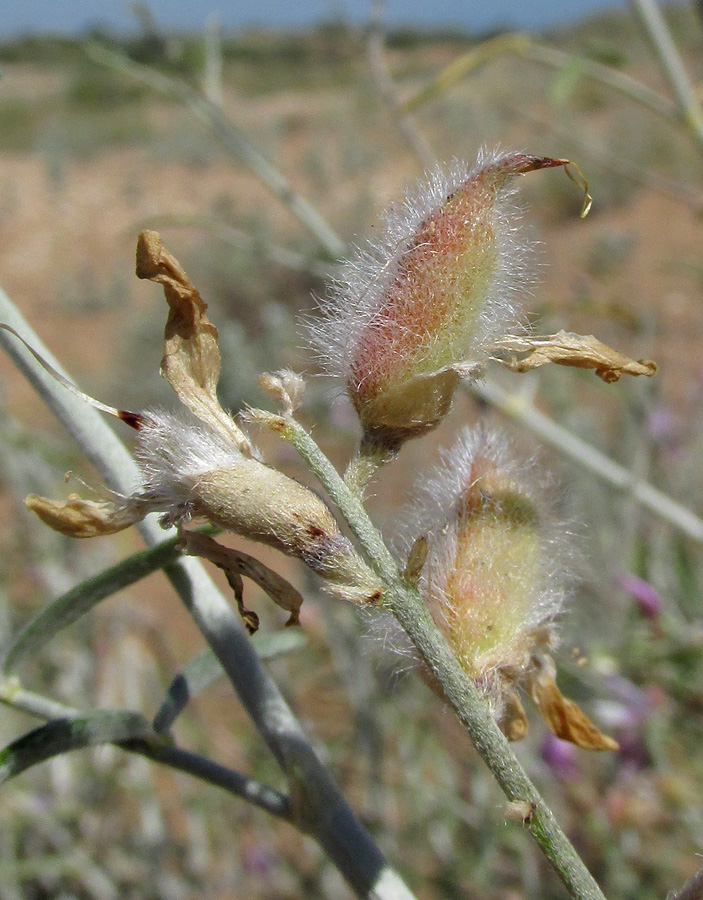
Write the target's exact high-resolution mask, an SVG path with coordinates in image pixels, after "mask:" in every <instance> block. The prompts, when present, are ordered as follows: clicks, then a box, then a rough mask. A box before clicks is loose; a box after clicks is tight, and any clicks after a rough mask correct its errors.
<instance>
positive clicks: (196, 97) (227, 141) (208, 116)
mask: <svg viewBox="0 0 703 900" xmlns="http://www.w3.org/2000/svg"><path fill="white" fill-rule="evenodd" d="M86 52H87V54H88V56H89V57H90V58H91V59H92V60H93V61H94V62H97V63H99V64H100V65H103V66H106V67H107V68H110V69H113V70H115V71H117V72H121V73H122V74H123V75H127V76H129V77H130V78H133V79H135V80H136V81H139V82H141V83H142V84H146V85H148V86H149V87H150V88H152V89H153V90H155V91H158V92H159V93H161V94H165V95H166V96H168V97H173V98H174V99H176V100H179V101H180V102H181V103H182V104H183V105H184V106H185V107H186V108H187V109H188V110H190V112H192V113H193V114H194V115H195V116H196V117H197V118H198V119H200V120H201V121H202V122H204V123H205V124H206V125H207V126H208V127H209V128H211V129H212V131H213V132H214V133H215V134H216V135H217V136H218V137H219V138H220V140H221V141H222V143H223V144H224V145H225V147H226V148H227V149H228V150H229V152H230V153H232V154H233V155H235V156H236V157H237V158H238V159H241V160H242V161H243V162H245V163H246V164H247V165H248V166H249V168H250V169H251V170H252V171H253V172H254V174H255V175H257V176H258V178H259V179H260V180H261V181H262V182H263V183H264V184H265V185H266V186H267V187H268V188H269V189H270V190H271V191H272V192H273V193H274V194H275V195H276V197H277V198H278V199H279V200H280V201H281V203H283V205H284V206H286V207H287V208H288V209H289V210H290V211H291V212H292V213H293V215H294V216H296V217H297V218H298V219H299V220H300V221H301V222H302V223H303V225H305V227H306V228H307V229H308V231H310V233H311V234H313V235H314V236H315V237H316V238H317V240H318V241H319V242H320V245H321V246H322V247H323V248H324V250H325V252H326V253H327V254H328V255H329V256H330V257H331V258H332V259H338V258H339V257H341V256H342V255H343V253H344V249H345V244H344V242H343V241H342V239H341V238H340V237H339V235H338V234H337V233H336V232H335V231H334V230H333V229H332V227H331V226H330V225H329V223H328V222H327V221H326V220H325V219H324V218H323V217H322V216H321V215H320V214H319V213H318V211H317V210H316V209H315V207H314V206H312V205H311V204H310V203H309V202H308V201H307V200H306V199H305V198H304V197H302V196H301V195H300V194H298V193H297V192H296V191H295V190H294V189H293V187H292V186H291V184H290V183H289V182H288V181H287V179H286V178H285V177H284V176H283V175H282V174H281V173H280V172H279V171H278V169H277V168H276V167H275V166H274V165H272V164H271V163H270V162H269V160H268V159H266V157H265V156H264V154H263V152H262V151H261V150H259V148H258V147H257V146H256V145H255V144H254V143H253V142H252V141H251V140H249V138H248V137H247V136H246V135H245V134H244V133H243V132H242V131H241V130H240V129H239V128H237V126H236V125H234V124H233V123H232V122H231V121H230V120H229V119H228V118H227V116H226V115H225V114H224V113H223V111H222V110H221V109H220V107H219V106H218V105H217V104H215V103H213V102H212V100H209V99H208V98H207V97H205V96H204V95H202V94H199V93H197V92H196V91H194V90H193V88H191V87H190V85H188V84H186V83H185V82H184V81H180V80H178V79H176V78H170V77H169V76H167V75H163V74H162V73H161V72H157V71H155V70H154V69H152V68H150V67H149V66H144V65H141V64H140V63H135V62H133V61H132V60H131V59H129V57H127V56H125V55H124V54H123V53H116V52H115V51H113V50H108V49H106V48H105V47H102V46H100V45H99V44H96V43H91V44H88V45H87V47H86Z"/></svg>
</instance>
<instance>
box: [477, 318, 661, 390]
mask: <svg viewBox="0 0 703 900" xmlns="http://www.w3.org/2000/svg"><path fill="white" fill-rule="evenodd" d="M494 349H495V350H507V351H512V352H514V353H527V354H528V355H527V356H525V357H523V358H522V359H518V358H517V356H511V357H509V358H508V359H499V360H498V362H500V363H502V365H504V366H505V367H506V368H508V369H510V370H511V371H512V372H529V371H530V370H532V369H537V368H539V367H540V366H544V365H546V364H547V363H556V364H557V365H560V366H572V367H574V368H577V369H595V373H596V375H597V376H598V377H599V378H602V379H603V381H605V382H608V383H611V382H614V381H618V379H619V378H620V377H621V376H622V375H646V376H647V377H651V376H652V375H654V374H656V371H657V364H656V363H655V362H652V361H651V360H647V359H640V360H634V359H630V357H629V356H625V354H624V353H620V352H619V351H618V350H614V349H613V348H612V347H609V346H608V345H607V344H604V343H603V342H602V341H599V340H598V339H597V338H596V337H594V336H593V335H592V334H586V335H584V334H574V333H573V332H569V331H560V332H558V333H557V334H552V335H543V336H542V335H540V336H537V337H528V336H522V335H516V336H510V337H506V338H502V339H501V340H500V341H497V342H496V343H495V344H494Z"/></svg>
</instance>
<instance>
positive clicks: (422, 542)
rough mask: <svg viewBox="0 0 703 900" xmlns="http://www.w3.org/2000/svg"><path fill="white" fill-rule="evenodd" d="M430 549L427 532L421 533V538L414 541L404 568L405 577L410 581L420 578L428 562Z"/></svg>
mask: <svg viewBox="0 0 703 900" xmlns="http://www.w3.org/2000/svg"><path fill="white" fill-rule="evenodd" d="M429 549H430V547H429V541H428V539H427V535H426V534H422V535H420V537H419V538H416V539H415V540H414V541H413V545H412V547H411V548H410V552H409V553H408V559H407V562H406V563H405V568H404V569H403V578H405V579H406V580H407V581H410V582H416V581H417V580H418V579H419V578H420V574H421V572H422V567H423V566H424V565H425V563H426V562H427V554H428V552H429Z"/></svg>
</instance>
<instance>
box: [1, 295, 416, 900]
mask: <svg viewBox="0 0 703 900" xmlns="http://www.w3.org/2000/svg"><path fill="white" fill-rule="evenodd" d="M0 321H2V322H5V323H6V324H8V325H11V326H12V327H13V328H14V329H15V330H16V331H17V332H18V333H19V334H21V335H22V337H23V338H24V339H25V340H26V341H27V342H28V343H29V344H30V345H31V346H32V347H34V349H35V350H37V351H38V352H39V353H40V354H41V355H42V356H43V357H44V359H45V360H46V361H47V362H48V363H49V365H51V366H53V367H54V368H55V369H56V370H57V371H59V372H61V374H62V375H64V376H65V377H67V378H68V377H69V376H68V373H66V372H65V370H63V369H62V367H61V365H60V363H59V362H58V360H56V359H55V357H54V356H53V354H52V353H51V352H50V351H49V350H48V348H47V347H45V346H44V345H43V343H42V342H41V341H40V340H39V338H38V336H37V335H36V334H35V333H34V332H33V331H32V329H31V328H30V327H29V325H28V323H27V322H26V320H25V319H24V318H23V316H22V315H21V314H20V312H19V310H18V309H17V307H16V306H15V305H14V304H13V303H12V301H11V300H10V299H9V297H7V295H5V294H4V293H3V292H2V291H1V290H0ZM0 347H4V348H5V349H6V351H7V352H8V354H9V355H10V356H11V357H12V359H13V360H14V361H15V363H16V365H17V366H18V368H19V369H20V371H21V372H22V373H23V374H24V375H25V377H26V378H27V380H28V381H29V383H30V384H31V385H32V386H33V387H34V388H35V389H36V390H37V392H38V393H39V394H40V396H41V397H42V398H43V399H44V400H45V402H46V403H47V405H48V406H49V408H50V409H51V410H52V411H53V412H54V414H55V415H56V416H57V417H58V418H59V419H60V421H61V422H62V423H63V424H64V425H65V426H66V428H67V429H68V430H69V432H70V433H71V434H72V436H73V437H74V439H75V440H76V441H77V442H78V444H79V446H80V447H81V449H82V450H83V452H84V453H86V455H87V456H88V458H89V459H90V460H91V462H92V463H93V464H94V465H95V467H96V469H97V470H98V471H99V472H100V473H101V474H102V476H103V477H104V478H105V479H106V481H107V483H108V484H109V485H110V486H111V487H112V488H113V489H115V490H117V491H119V492H120V493H129V492H130V491H131V490H132V488H133V487H134V484H135V482H136V481H137V479H138V477H139V470H138V468H137V465H136V463H135V462H134V460H133V459H132V457H131V456H130V454H129V453H128V451H127V449H126V448H125V447H124V445H123V444H122V442H121V441H120V440H119V438H118V437H117V436H116V435H115V433H114V432H113V431H112V429H111V428H110V427H109V426H108V425H107V424H106V423H105V422H104V421H103V419H102V417H101V416H100V414H99V413H98V412H97V411H96V410H94V409H92V408H91V407H88V406H86V404H84V403H83V402H82V401H81V400H79V399H78V398H76V397H74V396H73V395H72V394H70V393H69V392H68V391H66V389H65V388H63V387H62V386H61V385H59V384H57V383H56V382H55V381H54V380H53V379H52V378H51V377H50V376H49V375H48V374H47V373H46V372H45V371H44V370H43V369H42V368H41V366H40V365H39V364H38V363H37V362H36V360H35V359H34V358H33V357H32V356H31V354H30V353H29V351H28V350H26V349H25V348H24V347H23V346H22V345H21V344H20V343H19V342H18V341H17V340H16V339H14V338H13V337H12V336H11V335H9V334H8V333H7V332H5V331H2V330H0ZM137 527H138V528H139V530H140V531H141V533H142V536H143V537H144V540H145V541H146V543H147V544H149V545H152V546H153V545H154V544H156V543H159V542H161V541H162V540H163V539H164V538H165V537H168V536H169V535H171V536H174V535H175V531H174V530H171V531H170V532H169V531H167V532H164V530H163V529H162V528H160V527H159V526H158V525H157V523H156V522H155V521H154V520H153V518H152V517H147V519H145V520H144V521H143V522H141V523H140V524H139V525H138V526H137ZM164 572H165V574H166V575H167V577H168V578H169V580H170V581H171V584H172V585H173V587H174V588H175V590H176V592H177V593H178V595H179V596H180V598H181V600H182V601H183V602H184V604H185V605H186V607H187V609H188V610H189V612H190V613H191V615H192V616H193V618H194V620H195V622H196V624H197V625H198V627H199V628H200V630H201V632H202V634H203V635H204V637H205V638H206V640H207V641H208V643H209V644H210V646H211V647H212V649H213V650H214V651H215V653H216V654H217V656H218V659H219V660H220V662H221V664H222V667H223V669H224V670H225V672H226V673H227V676H228V677H229V679H230V681H231V683H232V685H233V687H234V689H235V691H236V692H237V694H238V696H239V699H240V701H241V703H242V705H243V706H244V708H245V709H246V711H247V713H248V715H249V717H250V718H251V720H252V721H253V723H254V725H255V726H256V728H257V729H258V730H259V732H260V733H261V735H262V736H263V738H264V740H265V741H266V743H267V744H268V746H269V747H270V748H271V750H272V752H273V753H274V755H275V757H276V759H277V760H278V762H279V763H280V765H281V767H282V769H283V771H284V773H285V775H286V778H287V780H288V783H289V787H290V790H291V800H292V802H293V803H294V806H295V809H296V815H295V823H294V824H295V825H296V826H297V827H298V828H300V829H301V830H305V831H307V832H308V833H309V834H311V835H312V836H313V837H314V838H315V839H316V840H317V842H318V843H319V844H320V846H321V847H322V849H323V850H325V852H326V853H327V854H328V856H329V857H330V859H331V860H332V862H333V863H334V865H335V866H336V867H337V868H338V869H339V871H340V873H341V874H342V876H343V877H344V878H345V879H346V880H347V882H348V883H349V884H350V885H351V886H352V888H353V890H354V891H355V892H356V893H357V895H358V896H359V897H363V898H368V900H414V897H413V895H412V893H411V892H410V891H409V890H408V888H407V887H406V886H405V885H404V883H403V882H402V880H401V879H400V877H399V876H398V875H397V874H396V873H395V872H394V870H393V869H392V868H391V867H390V866H389V865H388V863H387V862H386V860H385V858H384V856H383V854H382V853H381V851H380V849H379V848H378V847H377V846H376V844H375V843H374V841H373V840H372V838H371V836H370V835H369V834H368V832H367V831H366V830H365V829H364V827H363V826H362V825H361V823H360V822H359V821H358V819H356V817H355V816H354V813H353V812H352V810H351V809H350V807H349V806H348V804H347V802H346V800H345V799H344V797H343V796H342V794H341V793H340V791H339V790H338V788H337V787H336V785H335V784H334V782H333V781H332V779H331V778H330V776H329V774H328V773H327V771H326V770H325V768H324V767H323V765H322V763H321V762H320V760H319V759H318V757H317V755H316V753H315V751H314V750H313V748H312V746H311V744H310V743H309V741H308V740H307V738H306V737H305V734H304V732H303V730H302V727H301V726H300V724H299V722H298V721H297V719H296V718H295V716H294V714H293V712H292V710H291V709H290V707H289V706H288V704H287V703H286V701H285V699H284V697H283V695H282V694H281V692H280V691H279V689H278V687H277V685H276V684H275V682H274V681H273V680H272V679H271V678H270V677H269V675H268V673H267V672H266V670H265V669H264V667H263V666H262V665H261V663H260V662H259V660H258V658H257V655H256V650H255V649H254V647H253V645H252V643H251V641H250V640H249V638H248V637H247V635H246V634H245V633H244V629H243V627H242V625H241V623H240V622H239V621H238V618H237V616H236V615H235V614H234V612H233V611H232V609H231V607H230V606H229V603H228V601H227V600H226V599H225V598H224V596H223V595H222V594H221V593H220V592H219V591H218V590H217V588H216V587H215V585H214V584H213V583H212V581H211V580H210V577H209V575H208V574H207V572H206V571H205V569H204V568H203V567H202V565H201V564H200V563H199V562H198V561H197V560H195V559H192V558H182V559H181V560H180V561H179V562H178V563H175V564H173V565H170V566H168V567H167V568H166V569H164Z"/></svg>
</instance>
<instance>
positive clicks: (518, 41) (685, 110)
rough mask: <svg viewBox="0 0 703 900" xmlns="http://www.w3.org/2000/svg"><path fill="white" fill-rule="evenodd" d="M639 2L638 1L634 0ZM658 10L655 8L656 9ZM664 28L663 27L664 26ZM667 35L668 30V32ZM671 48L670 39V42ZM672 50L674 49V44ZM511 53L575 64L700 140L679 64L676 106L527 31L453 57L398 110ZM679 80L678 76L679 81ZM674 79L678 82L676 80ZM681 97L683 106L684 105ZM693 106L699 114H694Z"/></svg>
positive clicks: (552, 64) (693, 102) (553, 64)
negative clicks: (682, 89)
mask: <svg viewBox="0 0 703 900" xmlns="http://www.w3.org/2000/svg"><path fill="white" fill-rule="evenodd" d="M635 2H638V3H639V2H640V0H635ZM641 2H643V3H649V2H651V0H641ZM657 13H658V10H657ZM662 21H663V20H662ZM664 28H666V26H665V25H664ZM667 34H668V32H667ZM671 46H672V47H673V42H672V44H671ZM674 52H675V53H676V55H677V58H678V54H677V51H676V49H675V47H674ZM508 53H512V54H514V55H515V56H519V57H521V58H522V59H528V60H531V61H532V62H536V63H539V64H541V65H544V66H548V67H549V68H552V69H558V70H562V69H565V68H566V67H567V66H577V67H578V71H579V74H581V75H584V76H586V77H587V78H591V79H592V80H594V81H597V82H599V83H600V84H603V85H605V86H606V87H608V88H610V89H611V90H614V91H617V92H618V93H620V94H622V95H623V96H625V97H627V98H628V99H630V100H634V101H635V102H637V103H639V104H641V105H642V106H645V107H646V108H647V109H649V110H651V111H652V112H654V113H656V114H657V115H660V116H663V117H664V118H666V119H668V120H670V121H671V120H674V121H677V122H682V123H683V124H685V125H687V126H689V129H690V128H693V132H694V136H695V137H696V138H697V140H698V141H699V142H701V141H703V131H701V132H700V134H699V126H698V125H697V124H696V123H697V122H698V118H697V116H698V113H700V104H699V102H698V100H697V98H696V96H695V92H694V91H693V88H691V86H690V84H689V83H688V80H687V77H686V75H685V72H684V71H683V67H682V66H681V64H680V59H679V68H680V74H682V75H683V79H684V80H685V83H686V84H687V85H688V89H689V92H690V93H689V92H682V93H681V95H679V93H678V91H677V99H678V101H679V103H678V105H677V104H676V103H672V102H671V101H670V100H669V99H667V98H666V97H663V96H662V95H661V94H659V93H658V92H657V91H655V90H653V89H652V88H650V87H649V86H648V85H646V84H643V83H642V82H641V81H638V80H637V79H635V78H632V77H631V76H630V75H626V74H625V73H624V72H619V71H618V70H617V69H614V68H612V67H611V66H606V65H603V63H599V62H596V61H595V60H592V59H589V58H588V57H585V56H579V55H577V54H573V53H565V52H564V51H563V50H559V49H557V48H556V47H549V46H546V45H544V44H539V43H537V42H536V41H535V40H534V39H533V38H532V37H530V36H529V35H527V34H503V35H499V36H498V37H495V38H491V39H490V40H488V41H484V42H483V43H481V44H479V45H478V46H477V47H473V48H472V49H471V50H469V51H468V52H467V53H464V54H462V55H461V56H459V57H458V58H457V59H455V60H453V62H451V63H450V64H449V65H448V66H445V68H443V69H442V70H441V71H440V72H439V73H438V74H437V75H435V77H434V78H432V79H431V80H430V82H429V83H428V84H427V85H425V87H424V88H422V89H421V90H420V91H418V92H417V93H416V94H414V95H413V96H412V97H410V98H409V99H408V100H406V101H405V102H404V103H403V104H401V109H403V110H404V111H406V112H411V111H412V110H415V109H418V108H419V107H420V106H423V105H424V104H425V103H427V102H429V101H430V100H433V99H434V98H435V97H438V96H440V95H442V94H443V93H445V92H446V91H448V90H450V89H451V88H452V87H454V85H456V84H457V83H458V82H459V81H461V80H463V79H464V78H466V77H468V76H469V75H471V74H472V73H474V72H476V71H477V70H478V69H480V68H481V67H483V66H485V65H487V64H488V63H490V62H492V61H493V60H495V59H497V58H498V57H500V56H503V55H504V54H508ZM680 80H681V79H680V78H679V81H680ZM679 81H677V83H679ZM684 97H685V99H686V105H684ZM696 108H697V109H698V113H696Z"/></svg>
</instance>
